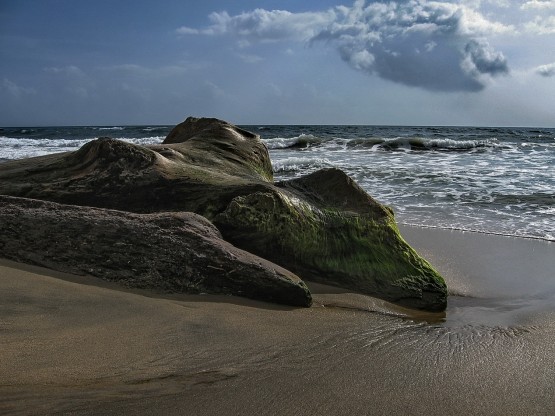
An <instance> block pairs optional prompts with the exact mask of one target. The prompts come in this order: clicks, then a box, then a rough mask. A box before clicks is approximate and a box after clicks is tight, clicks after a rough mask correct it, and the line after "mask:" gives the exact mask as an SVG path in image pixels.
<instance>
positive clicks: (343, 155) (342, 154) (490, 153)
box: [0, 125, 555, 241]
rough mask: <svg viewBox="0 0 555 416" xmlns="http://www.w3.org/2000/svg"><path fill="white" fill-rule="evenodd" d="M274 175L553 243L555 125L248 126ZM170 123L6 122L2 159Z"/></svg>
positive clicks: (147, 133)
mask: <svg viewBox="0 0 555 416" xmlns="http://www.w3.org/2000/svg"><path fill="white" fill-rule="evenodd" d="M240 127H242V128H244V129H246V130H249V131H252V132H254V133H257V134H259V135H260V136H261V138H262V140H263V141H264V143H266V146H267V147H268V150H269V152H270V158H271V160H272V165H273V168H274V176H275V179H276V180H286V179H291V178H294V177H298V176H301V175H304V174H307V173H311V172H314V171H316V170H317V169H321V168H325V167H337V168H340V169H342V170H344V171H345V172H346V173H347V174H349V175H350V176H351V177H352V178H353V179H355V180H356V181H357V182H358V183H359V185H360V186H361V187H362V188H364V189H365V190H366V191H367V192H368V193H369V194H370V195H372V197H374V198H375V199H377V200H378V201H379V202H381V203H384V204H386V205H389V206H391V207H392V208H393V209H394V211H395V214H396V218H397V221H398V222H399V223H401V224H407V225H418V226H424V227H436V228H444V229H458V230H466V231H475V232H481V233H491V234H502V235H510V236H520V237H528V238H539V239H544V240H548V241H555V170H554V168H555V128H538V127H453V126H451V127H449V126H446V127H440V126H429V127H426V126H365V125H241V126H240ZM172 128H173V125H145V126H125V125H121V126H118V125H113V126H58V127H56V126H53V127H2V128H0V163H2V162H7V161H9V160H14V159H21V158H27V157H35V156H42V155H47V154H51V153H56V152H65V151H73V150H76V149H78V148H79V147H81V146H82V145H84V144H85V143H87V142H89V141H90V140H94V139H95V138H98V137H103V136H109V137H112V138H115V139H121V140H124V141H126V142H129V143H134V144H138V145H148V144H157V143H160V142H162V141H163V140H164V138H165V137H166V135H167V134H168V133H169V131H170V130H171V129H172Z"/></svg>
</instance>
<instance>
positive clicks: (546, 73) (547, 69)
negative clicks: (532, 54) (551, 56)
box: [536, 62, 555, 77]
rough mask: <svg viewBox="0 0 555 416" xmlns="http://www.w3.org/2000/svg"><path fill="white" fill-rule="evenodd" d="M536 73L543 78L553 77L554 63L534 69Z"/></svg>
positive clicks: (554, 73)
mask: <svg viewBox="0 0 555 416" xmlns="http://www.w3.org/2000/svg"><path fill="white" fill-rule="evenodd" d="M536 73H537V74H539V75H541V76H543V77H553V76H555V62H553V63H551V64H546V65H540V66H538V67H537V68H536Z"/></svg>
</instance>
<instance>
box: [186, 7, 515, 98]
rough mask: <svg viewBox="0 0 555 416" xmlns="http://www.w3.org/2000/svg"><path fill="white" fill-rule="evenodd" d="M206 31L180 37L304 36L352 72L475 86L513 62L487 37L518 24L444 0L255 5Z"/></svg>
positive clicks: (446, 86)
mask: <svg viewBox="0 0 555 416" xmlns="http://www.w3.org/2000/svg"><path fill="white" fill-rule="evenodd" d="M209 19H210V21H211V23H212V24H211V25H210V26H208V27H206V28H203V29H192V28H188V27H183V28H180V29H178V30H177V32H178V33H180V34H199V35H200V34H203V35H210V36H215V35H226V36H231V37H234V38H236V40H237V41H238V42H239V44H240V46H241V47H243V48H245V47H247V46H249V45H251V44H253V43H256V42H269V41H283V40H290V41H300V42H306V43H308V44H310V45H314V44H317V43H324V44H326V45H332V46H334V47H335V48H336V49H337V51H338V52H339V55H340V57H341V58H342V59H343V60H344V61H345V62H346V63H348V64H349V65H350V66H351V67H352V68H353V69H355V70H358V71H362V72H366V73H368V74H371V75H377V76H379V77H381V78H384V79H388V80H390V81H394V82H398V83H402V84H405V85H409V86H415V87H421V88H424V89H428V90H435V91H461V90H462V91H478V90H481V89H483V88H484V87H485V85H486V84H485V82H486V80H487V78H490V77H491V76H496V75H501V74H507V73H508V64H507V61H506V59H505V57H504V56H503V54H501V53H500V52H497V51H495V50H494V49H493V48H492V47H491V46H490V45H489V43H488V42H487V41H486V40H485V38H486V37H488V36H492V35H498V34H502V33H507V32H514V31H515V28H514V27H512V26H508V25H504V24H502V23H499V22H495V21H492V20H489V19H487V18H486V17H485V16H484V15H482V14H480V13H479V12H478V11H476V10H474V9H472V8H471V7H470V6H468V5H464V4H456V3H451V2H447V1H443V2H429V1H427V0H411V1H407V2H401V1H399V2H370V3H368V4H367V3H366V2H365V1H364V0H357V1H355V3H354V4H353V5H352V6H351V7H347V6H338V7H335V8H333V9H329V10H326V11H321V12H310V13H291V12H288V11H284V10H272V11H268V10H264V9H256V10H253V11H250V12H243V13H241V14H238V15H234V16H231V15H229V14H228V13H227V12H219V13H212V14H211V15H210V16H209Z"/></svg>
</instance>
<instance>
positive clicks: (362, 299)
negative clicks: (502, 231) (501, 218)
mask: <svg viewBox="0 0 555 416" xmlns="http://www.w3.org/2000/svg"><path fill="white" fill-rule="evenodd" d="M402 231H403V235H404V236H405V238H406V239H407V240H408V241H409V242H410V243H411V244H413V245H414V246H415V247H416V248H417V249H418V250H419V251H420V252H421V253H422V254H424V255H425V256H426V257H427V258H428V259H429V260H430V261H431V262H432V264H434V266H436V267H437V268H438V269H439V270H440V271H441V272H442V273H443V274H444V275H445V277H446V280H447V282H448V285H449V287H450V289H451V291H452V296H450V299H449V307H448V309H447V312H446V313H445V314H421V313H416V314H415V313H413V312H411V311H407V310H403V309H402V308H397V307H393V306H392V305H389V304H387V303H386V302H383V301H380V300H377V299H374V298H370V297H367V296H363V295H358V294H354V293H348V292H345V291H344V290H341V289H337V288H331V287H327V286H323V285H315V284H313V285H311V288H312V290H313V292H314V293H315V294H314V298H315V304H314V306H313V307H312V308H308V309H295V308H287V307H281V306H276V305H271V304H267V303H262V302H254V301H249V300H244V299H240V298H234V297H222V296H188V295H174V296H164V295H159V294H155V293H152V292H145V291H129V290H124V289H122V288H121V287H119V286H117V285H115V284H110V283H107V282H104V281H101V280H99V279H96V278H91V277H79V276H71V275H66V274H61V273H57V272H52V271H49V270H46V269H41V268H35V267H31V266H25V265H21V264H17V263H13V262H8V261H1V262H0V358H1V359H0V380H1V381H0V414H14V415H18V414H21V415H27V414H28V415H31V414H33V415H34V414H73V415H93V414H104V415H120V414H160V415H183V414H186V415H238V414H241V415H328V414H334V415H366V414H368V415H391V414H403V415H410V414H428V415H446V414H448V415H458V414H461V415H462V414H464V415H470V414H472V415H523V414H526V415H552V414H555V276H554V273H555V272H554V271H555V256H554V255H553V254H555V244H552V243H546V242H543V241H535V240H524V239H515V238H508V237H499V236H488V235H480V234H474V233H462V232H455V231H442V230H432V229H420V228H413V227H403V228H402Z"/></svg>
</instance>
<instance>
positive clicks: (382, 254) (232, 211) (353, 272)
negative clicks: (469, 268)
mask: <svg viewBox="0 0 555 416" xmlns="http://www.w3.org/2000/svg"><path fill="white" fill-rule="evenodd" d="M214 223H215V224H216V226H217V227H218V228H219V229H220V230H221V231H222V233H223V236H224V238H226V239H227V240H229V241H231V242H233V243H234V244H235V245H237V246H239V247H242V248H244V249H246V250H248V251H250V252H253V253H256V254H258V255H260V256H262V257H265V258H268V259H270V260H272V261H274V262H276V263H278V264H282V265H287V268H289V269H290V270H292V271H294V272H295V273H297V274H298V275H299V276H301V277H303V278H305V279H310V280H314V281H317V282H321V283H327V284H331V285H335V286H340V287H343V288H348V289H351V290H354V291H357V292H362V293H366V294H370V295H373V296H377V297H380V298H382V299H385V300H388V301H392V302H396V303H399V304H402V305H404V306H408V307H412V308H418V309H427V310H433V311H440V310H443V309H445V306H446V301H447V294H446V286H445V282H444V281H443V279H442V277H441V276H440V275H439V274H438V273H437V272H436V271H435V270H434V269H433V268H432V267H431V266H430V264H429V263H428V262H426V261H425V260H423V259H422V258H421V257H420V256H419V255H418V254H417V253H416V252H415V251H414V250H413V249H412V248H411V247H410V246H409V245H408V244H407V243H406V242H405V241H404V240H403V238H402V237H401V236H400V235H399V231H398V229H397V226H396V224H395V220H394V218H393V213H392V211H391V210H390V209H389V208H387V207H384V206H383V205H380V204H379V203H377V202H376V201H374V200H373V199H372V198H371V197H370V196H369V195H367V194H366V193H365V192H364V191H363V190H362V189H361V188H360V187H358V185H356V184H355V183H354V182H353V181H352V179H350V178H349V177H348V176H347V175H345V173H343V172H342V171H340V170H338V169H327V170H322V171H319V172H316V173H314V174H312V175H309V176H306V177H304V178H300V179H295V180H292V181H288V182H282V183H280V184H278V188H277V189H275V190H272V191H271V192H258V193H254V194H250V195H246V196H239V197H237V198H235V199H234V200H233V201H232V202H231V203H230V205H229V206H228V208H227V209H226V210H225V211H224V212H222V213H221V214H219V215H217V216H216V217H215V219H214Z"/></svg>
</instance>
